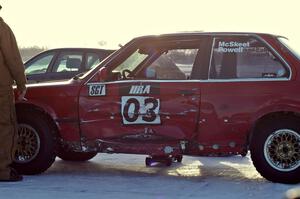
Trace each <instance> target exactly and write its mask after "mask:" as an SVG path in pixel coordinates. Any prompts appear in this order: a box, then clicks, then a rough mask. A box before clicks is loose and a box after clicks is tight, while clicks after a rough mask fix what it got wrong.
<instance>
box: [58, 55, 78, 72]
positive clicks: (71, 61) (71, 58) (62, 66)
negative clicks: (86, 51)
mask: <svg viewBox="0 0 300 199" xmlns="http://www.w3.org/2000/svg"><path fill="white" fill-rule="evenodd" d="M82 60H83V55H82V53H68V52H63V53H61V54H60V55H59V57H58V59H57V60H56V62H55V64H54V66H53V69H52V72H59V73H60V72H72V71H79V70H80V66H81V64H82Z"/></svg>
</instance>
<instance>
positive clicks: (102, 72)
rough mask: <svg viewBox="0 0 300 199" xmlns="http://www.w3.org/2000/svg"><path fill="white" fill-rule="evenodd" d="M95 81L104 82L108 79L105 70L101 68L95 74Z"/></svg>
mask: <svg viewBox="0 0 300 199" xmlns="http://www.w3.org/2000/svg"><path fill="white" fill-rule="evenodd" d="M96 78H97V81H99V82H104V81H105V80H107V78H108V72H107V68H105V67H102V68H100V69H99V71H98V72H97V74H96Z"/></svg>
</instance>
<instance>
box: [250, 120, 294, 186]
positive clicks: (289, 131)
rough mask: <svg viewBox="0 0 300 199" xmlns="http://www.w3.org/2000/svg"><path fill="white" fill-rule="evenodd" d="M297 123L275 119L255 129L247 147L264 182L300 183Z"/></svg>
mask: <svg viewBox="0 0 300 199" xmlns="http://www.w3.org/2000/svg"><path fill="white" fill-rule="evenodd" d="M299 122H300V121H299V120H298V119H295V118H287V117H285V118H277V119H275V120H270V121H266V122H264V123H263V124H262V125H260V127H259V128H257V131H256V132H255V134H254V136H253V139H252V144H251V146H250V151H251V158H252V161H253V164H254V166H255V167H256V169H257V171H258V172H259V173H260V174H261V175H262V176H263V177H265V178H266V179H268V180H270V181H273V182H279V183H288V184H294V183H298V182H300V128H299V124H300V123H299Z"/></svg>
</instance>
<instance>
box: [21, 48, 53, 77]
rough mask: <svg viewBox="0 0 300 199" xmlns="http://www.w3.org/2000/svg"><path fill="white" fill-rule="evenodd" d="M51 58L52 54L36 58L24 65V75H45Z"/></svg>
mask: <svg viewBox="0 0 300 199" xmlns="http://www.w3.org/2000/svg"><path fill="white" fill-rule="evenodd" d="M53 57H54V52H52V53H49V54H46V55H42V56H41V57H37V58H36V59H35V60H33V61H31V62H29V63H28V64H26V66H25V68H26V69H25V73H26V74H27V75H33V74H42V73H46V71H47V69H48V67H49V65H50V63H51V61H52V59H53Z"/></svg>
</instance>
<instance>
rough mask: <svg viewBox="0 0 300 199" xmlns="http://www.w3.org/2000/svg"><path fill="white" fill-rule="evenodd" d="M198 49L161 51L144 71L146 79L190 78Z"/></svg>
mask: <svg viewBox="0 0 300 199" xmlns="http://www.w3.org/2000/svg"><path fill="white" fill-rule="evenodd" d="M197 52H198V49H172V50H168V51H166V52H164V53H162V54H161V55H160V56H159V57H158V58H157V59H156V60H155V61H154V62H153V63H152V64H151V65H150V66H149V67H147V69H146V71H145V76H146V78H148V79H151V78H154V79H161V80H185V79H190V77H191V73H192V68H193V65H194V61H195V58H196V55H197Z"/></svg>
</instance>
